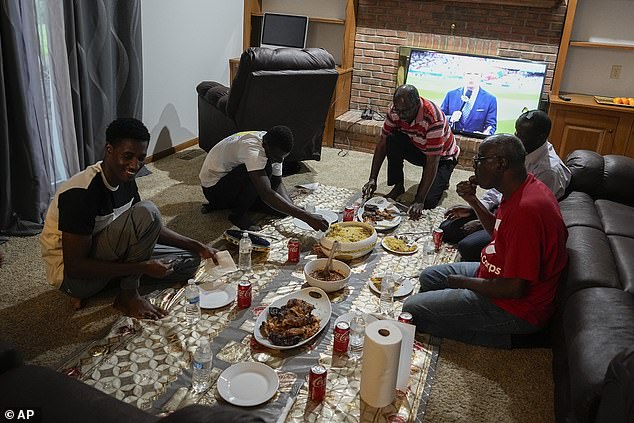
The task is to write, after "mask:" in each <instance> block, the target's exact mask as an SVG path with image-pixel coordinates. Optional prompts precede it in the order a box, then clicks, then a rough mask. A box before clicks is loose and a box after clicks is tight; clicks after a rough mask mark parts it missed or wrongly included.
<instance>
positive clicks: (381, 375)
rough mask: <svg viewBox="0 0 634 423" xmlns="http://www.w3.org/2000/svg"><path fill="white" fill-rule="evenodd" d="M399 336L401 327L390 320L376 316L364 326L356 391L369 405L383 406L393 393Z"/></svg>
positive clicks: (393, 395) (399, 343)
mask: <svg viewBox="0 0 634 423" xmlns="http://www.w3.org/2000/svg"><path fill="white" fill-rule="evenodd" d="M401 339H402V335H401V331H400V330H399V329H398V327H396V326H395V325H394V323H392V322H390V321H389V320H377V321H375V322H372V323H370V324H369V325H368V326H367V327H366V329H365V341H364V343H363V362H362V363H361V389H360V392H359V393H360V394H361V399H362V400H363V401H365V402H366V404H368V405H369V406H371V407H376V408H381V407H385V406H387V405H389V404H390V403H392V401H394V398H395V397H396V379H397V377H398V362H399V357H400V355H401Z"/></svg>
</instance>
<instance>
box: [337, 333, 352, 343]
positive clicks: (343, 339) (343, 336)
mask: <svg viewBox="0 0 634 423" xmlns="http://www.w3.org/2000/svg"><path fill="white" fill-rule="evenodd" d="M349 338H350V334H349V333H348V332H335V342H346V341H348V339H349Z"/></svg>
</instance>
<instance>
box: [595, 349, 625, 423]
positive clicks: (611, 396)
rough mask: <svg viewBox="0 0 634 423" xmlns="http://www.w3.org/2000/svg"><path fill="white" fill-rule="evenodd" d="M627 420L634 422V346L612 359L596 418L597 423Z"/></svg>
mask: <svg viewBox="0 0 634 423" xmlns="http://www.w3.org/2000/svg"><path fill="white" fill-rule="evenodd" d="M625 422H628V423H632V422H634V346H632V347H630V348H628V349H626V350H624V351H622V352H620V353H619V354H617V355H616V356H615V357H614V358H613V359H612V361H610V365H609V366H608V370H607V371H606V374H605V380H604V381H603V387H602V389H601V402H600V403H599V409H598V411H597V416H596V419H595V423H625Z"/></svg>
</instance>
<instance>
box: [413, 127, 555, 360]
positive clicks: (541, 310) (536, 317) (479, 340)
mask: <svg viewBox="0 0 634 423" xmlns="http://www.w3.org/2000/svg"><path fill="white" fill-rule="evenodd" d="M525 156H526V151H525V150H524V146H523V145H522V142H521V141H520V140H519V139H518V138H517V137H515V136H513V135H509V134H500V135H493V136H491V137H489V138H487V139H486V140H485V141H484V142H483V143H482V144H481V145H480V148H479V151H478V156H476V157H475V158H474V168H475V176H472V177H471V178H469V180H468V181H463V182H460V183H459V184H458V187H457V191H458V194H459V195H460V196H461V197H462V198H463V199H464V200H465V201H467V203H468V204H469V205H470V206H471V207H472V208H473V209H474V210H475V212H476V214H477V216H478V218H479V219H480V221H481V222H482V225H483V226H484V228H485V229H486V230H487V232H489V233H490V234H491V237H492V239H491V242H490V243H489V244H488V245H487V246H486V247H485V248H484V249H483V250H482V256H481V260H480V262H479V263H478V262H460V263H451V264H444V265H439V266H430V267H428V268H426V269H425V270H424V271H423V272H422V273H421V275H420V283H421V289H420V293H418V294H416V295H414V296H413V297H411V298H409V299H408V300H407V301H406V302H405V304H404V306H403V310H404V311H408V312H410V313H412V314H413V316H414V323H415V324H416V328H417V329H418V330H419V331H421V332H425V333H429V334H432V335H435V336H440V337H444V338H451V339H456V340H459V341H463V342H467V343H472V344H478V345H484V346H492V347H501V348H510V347H511V335H512V334H527V333H533V332H537V331H538V330H539V329H540V328H541V327H543V326H544V325H545V324H546V323H547V321H548V320H549V319H550V317H551V316H552V314H553V311H554V305H553V301H554V297H555V292H556V290H557V285H558V284H559V278H560V275H561V273H562V271H563V270H564V268H565V266H566V263H567V261H568V256H567V253H566V238H567V231H566V227H565V225H564V222H563V219H562V217H561V213H560V211H559V205H558V203H557V200H556V199H555V197H554V195H553V193H552V192H551V191H550V189H548V187H546V186H545V185H544V184H543V183H542V182H540V181H539V180H537V179H536V178H535V177H534V176H533V175H532V174H529V173H527V171H526V166H525V164H524V160H525ZM476 185H479V186H481V187H482V188H485V189H489V188H495V189H497V190H498V191H500V192H501V193H502V201H501V203H500V206H499V207H498V209H497V211H496V213H495V215H493V214H492V213H491V212H490V211H489V210H488V209H487V208H486V207H485V206H484V205H483V204H482V202H480V200H479V199H478V198H477V197H476Z"/></svg>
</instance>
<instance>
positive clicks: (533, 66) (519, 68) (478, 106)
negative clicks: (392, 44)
mask: <svg viewBox="0 0 634 423" xmlns="http://www.w3.org/2000/svg"><path fill="white" fill-rule="evenodd" d="M545 77H546V63H541V62H532V61H527V60H519V59H506V58H499V57H487V56H477V55H467V54H459V53H445V52H439V51H433V50H423V49H412V50H411V52H410V56H409V62H408V65H407V72H406V75H405V82H406V83H408V84H411V85H414V86H415V87H416V88H417V89H418V92H419V94H420V95H421V96H422V97H424V98H427V99H428V100H431V101H433V102H434V103H436V105H438V106H439V107H441V109H443V112H444V113H445V114H446V115H447V117H448V118H449V121H450V125H451V127H452V130H453V131H454V133H459V134H465V135H469V136H473V137H477V138H485V137H486V136H488V135H491V134H494V133H510V134H512V133H514V132H515V121H516V120H517V118H518V117H519V115H520V114H522V111H525V110H527V109H528V110H532V109H537V108H538V106H539V100H540V98H541V94H542V90H543V88H544V79H545ZM476 85H479V88H478V89H475V88H474V86H476ZM469 88H471V89H469ZM456 112H459V113H456Z"/></svg>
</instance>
